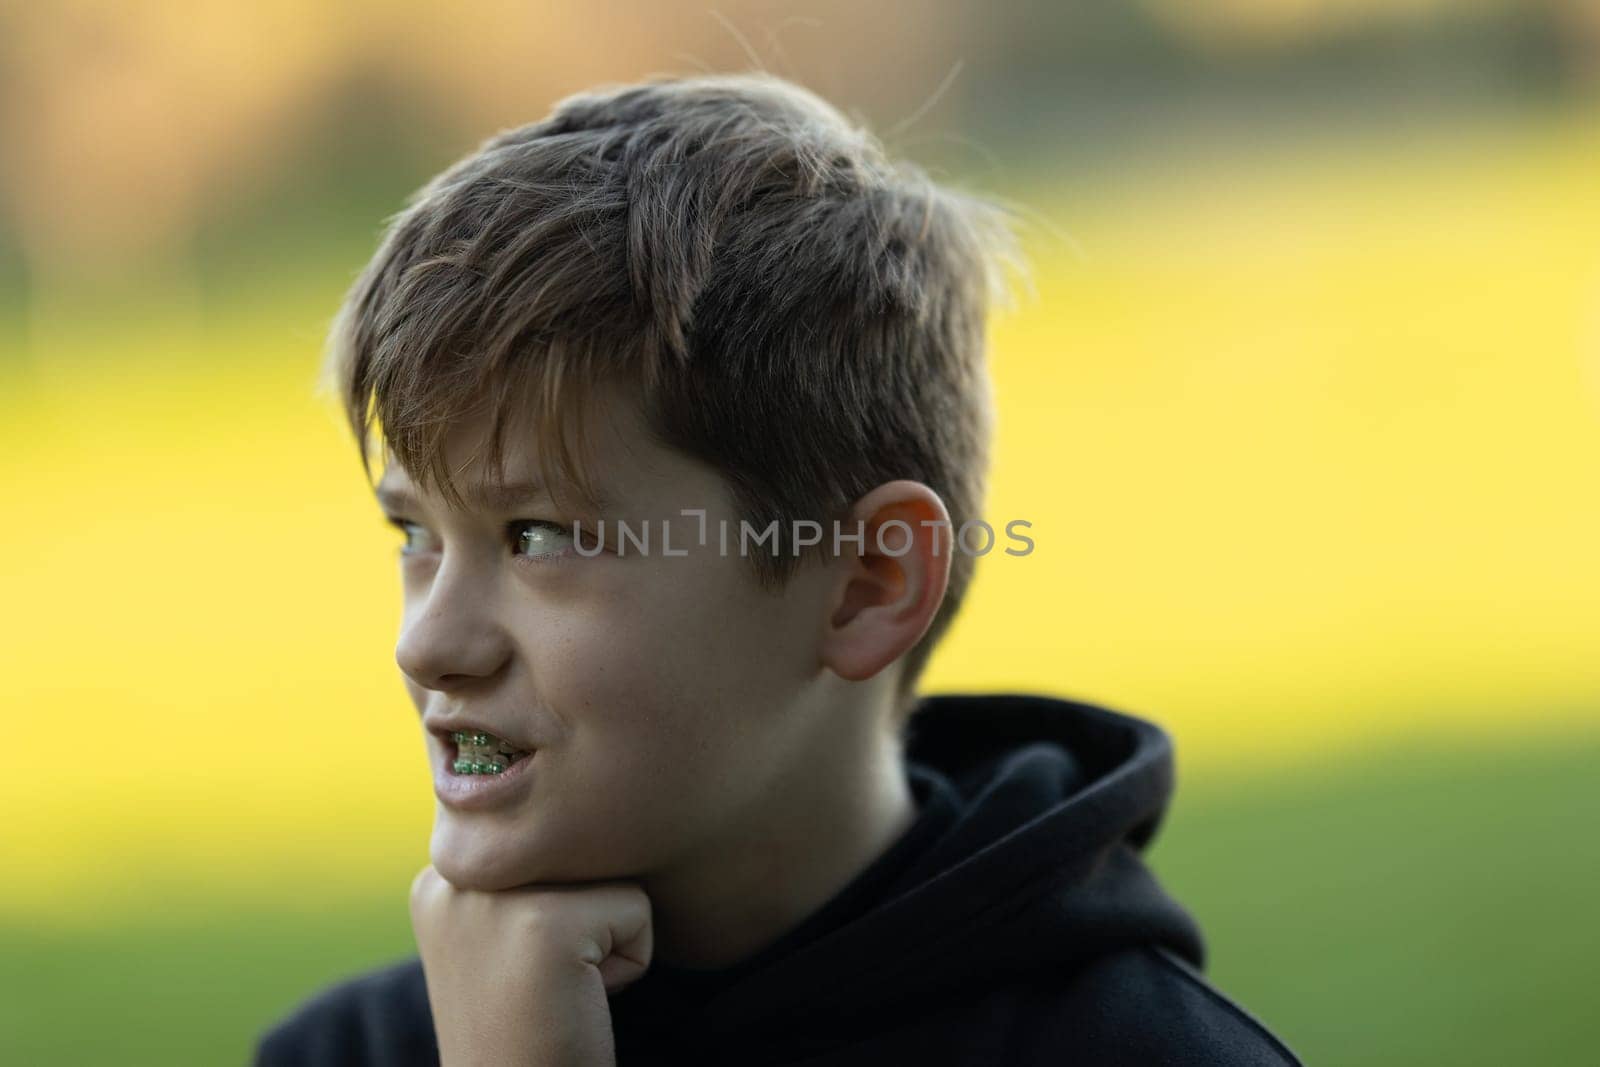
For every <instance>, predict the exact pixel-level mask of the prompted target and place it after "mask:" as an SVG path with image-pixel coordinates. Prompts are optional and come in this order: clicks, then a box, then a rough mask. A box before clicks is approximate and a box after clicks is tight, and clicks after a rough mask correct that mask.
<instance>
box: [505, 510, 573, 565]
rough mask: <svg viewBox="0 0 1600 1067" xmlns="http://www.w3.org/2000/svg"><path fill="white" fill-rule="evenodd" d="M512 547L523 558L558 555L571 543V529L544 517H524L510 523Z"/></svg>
mask: <svg viewBox="0 0 1600 1067" xmlns="http://www.w3.org/2000/svg"><path fill="white" fill-rule="evenodd" d="M511 530H512V535H513V536H512V548H513V551H515V552H516V553H517V554H518V555H525V558H532V559H539V558H541V557H549V556H559V555H561V554H562V553H563V552H565V551H566V550H567V549H568V548H569V547H571V545H572V531H570V530H568V529H567V528H566V527H565V526H562V525H561V524H560V523H558V522H550V521H548V520H546V519H524V520H520V521H518V522H515V523H512V524H511Z"/></svg>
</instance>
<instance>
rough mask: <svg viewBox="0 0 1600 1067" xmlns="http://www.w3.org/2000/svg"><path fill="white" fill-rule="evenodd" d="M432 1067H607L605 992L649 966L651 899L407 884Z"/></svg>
mask: <svg viewBox="0 0 1600 1067" xmlns="http://www.w3.org/2000/svg"><path fill="white" fill-rule="evenodd" d="M411 926H412V929H413V931H414V932H415V934H416V938H417V949H418V952H419V955H420V956H421V957H422V970H423V975H424V977H425V978H426V981H427V987H428V1002H429V1006H430V1008H431V1009H432V1012H433V1026H434V1032H435V1033H436V1034H437V1035H438V1039H439V1059H440V1063H441V1065H442V1067H479V1065H491V1064H492V1065H494V1067H518V1065H521V1067H597V1065H598V1067H603V1065H606V1064H614V1063H615V1062H616V1046H615V1043H614V1040H613V1037H612V1033H611V1008H610V1005H609V1004H607V1002H606V995H607V994H608V993H612V992H616V991H617V990H619V989H622V988H623V987H624V986H627V985H629V984H631V983H632V982H634V981H636V980H637V979H638V978H639V977H640V976H641V975H643V974H644V972H645V969H646V968H647V967H649V965H650V954H651V945H652V941H651V924H650V900H649V898H648V897H646V896H645V894H644V890H642V889H640V888H639V887H638V886H637V885H635V884H633V883H631V882H597V883H592V884H585V885H572V886H565V885H530V886H520V887H517V888H514V889H506V890H501V891H499V892H484V891H481V890H475V889H457V888H456V887H455V886H453V885H451V884H450V883H449V882H447V881H445V880H444V877H443V876H442V875H440V874H439V873H438V872H437V871H436V870H434V869H433V867H432V865H429V866H427V867H424V868H423V869H422V871H421V873H419V874H418V875H417V877H416V878H415V879H414V880H413V881H412V883H411Z"/></svg>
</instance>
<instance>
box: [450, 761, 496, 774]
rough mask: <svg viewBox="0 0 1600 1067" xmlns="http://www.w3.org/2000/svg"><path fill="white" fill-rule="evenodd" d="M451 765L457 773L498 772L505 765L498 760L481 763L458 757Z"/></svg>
mask: <svg viewBox="0 0 1600 1067" xmlns="http://www.w3.org/2000/svg"><path fill="white" fill-rule="evenodd" d="M452 766H453V767H454V768H455V772H456V773H457V774H499V773H500V772H501V771H503V770H505V769H506V766H507V765H506V764H504V763H501V762H500V761H499V760H494V761H493V762H490V763H482V762H479V761H476V760H469V759H458V760H456V761H455V763H454V764H452Z"/></svg>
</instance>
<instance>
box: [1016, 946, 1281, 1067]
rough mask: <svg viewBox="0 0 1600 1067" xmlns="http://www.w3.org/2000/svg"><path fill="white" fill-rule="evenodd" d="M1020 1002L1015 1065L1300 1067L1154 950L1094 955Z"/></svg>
mask: <svg viewBox="0 0 1600 1067" xmlns="http://www.w3.org/2000/svg"><path fill="white" fill-rule="evenodd" d="M1029 999H1030V1000H1032V1001H1033V1003H1032V1004H1030V1005H1028V1006H1027V1007H1025V1008H1021V1010H1019V1013H1018V1015H1019V1017H1018V1018H1017V1023H1018V1026H1017V1028H1016V1031H1015V1036H1014V1040H1015V1042H1016V1051H1017V1055H1016V1056H1015V1057H1014V1060H1013V1062H1017V1063H1028V1064H1031V1063H1040V1064H1044V1063H1062V1062H1067V1060H1072V1061H1073V1062H1084V1063H1094V1064H1140V1065H1147V1064H1149V1065H1153V1064H1185V1065H1188V1064H1229V1065H1260V1067H1303V1064H1302V1063H1301V1061H1300V1058H1299V1057H1298V1056H1296V1055H1295V1053H1294V1052H1292V1051H1291V1050H1290V1049H1289V1047H1288V1046H1287V1045H1286V1044H1284V1042H1283V1040H1282V1039H1281V1038H1279V1037H1278V1036H1277V1035H1276V1034H1274V1033H1273V1032H1272V1031H1271V1030H1269V1029H1267V1027H1266V1025H1265V1024H1263V1023H1262V1022H1261V1020H1259V1019H1257V1018H1256V1017H1255V1016H1254V1015H1252V1014H1250V1013H1249V1012H1248V1011H1246V1010H1245V1009H1244V1008H1242V1007H1240V1006H1239V1005H1238V1004H1237V1003H1235V1002H1234V1001H1233V1000H1231V999H1229V998H1228V997H1227V996H1225V995H1224V994H1223V993H1222V992H1221V991H1220V990H1218V989H1217V988H1216V987H1214V986H1213V985H1211V983H1210V982H1208V981H1206V979H1205V977H1204V976H1202V975H1201V973H1200V972H1199V971H1197V970H1196V969H1195V968H1194V967H1193V966H1191V965H1190V964H1189V963H1187V962H1186V961H1184V960H1183V959H1181V958H1179V957H1177V956H1175V955H1173V954H1172V953H1170V952H1168V951H1167V950H1165V949H1163V948H1159V947H1157V946H1154V945H1144V946H1139V947H1136V948H1129V949H1125V950H1122V951H1119V952H1113V953H1110V954H1108V955H1106V956H1103V957H1101V958H1100V959H1098V960H1096V961H1095V962H1094V963H1092V964H1090V965H1089V966H1088V967H1086V968H1084V969H1083V970H1081V971H1079V972H1077V973H1075V974H1073V975H1072V976H1071V977H1070V978H1067V979H1065V980H1063V981H1060V982H1049V983H1046V984H1044V985H1043V986H1036V987H1034V990H1033V992H1032V993H1031V994H1030V997H1029ZM1019 1007H1020V1006H1019Z"/></svg>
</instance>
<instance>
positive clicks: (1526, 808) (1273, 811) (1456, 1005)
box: [0, 735, 1600, 1065]
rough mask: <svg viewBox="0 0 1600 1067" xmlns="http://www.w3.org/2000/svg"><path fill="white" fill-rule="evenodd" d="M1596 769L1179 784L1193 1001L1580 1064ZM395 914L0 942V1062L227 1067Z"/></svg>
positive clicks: (1332, 772)
mask: <svg viewBox="0 0 1600 1067" xmlns="http://www.w3.org/2000/svg"><path fill="white" fill-rule="evenodd" d="M1597 765H1600V736H1594V735H1577V736H1572V737H1568V738H1566V739H1564V740H1561V741H1559V742H1557V741H1553V740H1552V741H1545V742H1540V743H1538V744H1532V745H1531V744H1520V745H1519V746H1518V747H1515V748H1513V747H1490V746H1485V745H1483V744H1481V743H1479V744H1475V745H1472V746H1459V745H1457V746H1452V745H1451V744H1450V743H1449V742H1448V740H1447V739H1438V740H1434V741H1426V742H1425V741H1423V740H1420V739H1419V740H1413V741H1406V742H1398V743H1397V742H1394V741H1390V742H1387V743H1385V744H1384V745H1383V746H1382V747H1373V748H1369V749H1367V750H1364V751H1362V752H1360V753H1358V754H1356V755H1354V756H1352V757H1350V758H1349V759H1345V760H1341V761H1340V762H1339V763H1338V764H1337V765H1330V764H1323V765H1321V766H1320V767H1318V768H1316V769H1305V768H1293V769H1284V770H1282V771H1279V772H1273V773H1268V774H1265V775H1262V776H1258V777H1255V778H1251V779H1239V778H1228V779H1217V780H1207V779H1202V778H1197V779H1195V780H1194V781H1192V782H1191V781H1181V782H1180V787H1179V791H1178V800H1177V803H1176V804H1175V806H1174V808H1173V810H1172V812H1171V814H1170V817H1169V821H1168V822H1167V824H1166V826H1165V827H1164V828H1163V829H1162V831H1161V833H1160V835H1159V837H1158V838H1157V841H1156V843H1155V846H1154V848H1153V850H1152V853H1151V856H1152V862H1153V864H1154V865H1155V867H1156V869H1157V871H1158V872H1159V873H1160V875H1161V876H1162V878H1163V879H1164V881H1165V882H1166V884H1167V885H1168V886H1169V888H1170V889H1171V890H1172V892H1173V893H1174V894H1175V895H1176V896H1177V897H1178V898H1179V899H1180V900H1182V901H1183V902H1184V903H1185V904H1186V905H1188V906H1189V907H1190V908H1191V909H1192V910H1193V912H1194V913H1195V915H1196V916H1197V918H1198V919H1199V920H1200V922H1201V926H1202V928H1203V929H1204V931H1205V933H1206V937H1207V941H1208V944H1209V947H1210V959H1209V963H1208V967H1207V970H1208V973H1209V974H1210V976H1211V978H1212V980H1213V981H1214V982H1215V983H1217V985H1218V986H1219V987H1220V988H1222V989H1223V990H1224V991H1225V992H1227V993H1229V994H1230V995H1232V996H1233V997H1235V998H1236V999H1237V1000H1239V1001H1240V1002H1241V1003H1242V1004H1243V1005H1244V1006H1245V1007H1246V1008H1247V1009H1249V1010H1250V1011H1251V1012H1253V1013H1255V1014H1256V1015H1258V1016H1259V1017H1260V1018H1261V1019H1262V1020H1264V1021H1265V1022H1266V1023H1267V1024H1268V1025H1269V1026H1271V1027H1272V1028H1273V1029H1274V1030H1275V1031H1277V1032H1278V1033H1279V1034H1281V1035H1282V1036H1283V1037H1284V1038H1285V1039H1286V1040H1287V1041H1288V1042H1289V1043H1290V1044H1291V1046H1292V1047H1293V1048H1294V1049H1295V1050H1296V1051H1297V1052H1298V1053H1300V1055H1301V1056H1302V1057H1303V1058H1304V1059H1305V1060H1306V1062H1307V1063H1315V1064H1326V1065H1337V1064H1416V1063H1452V1064H1501V1063H1508V1062H1522V1063H1529V1062H1575V1061H1577V1060H1578V1059H1581V1058H1582V1056H1583V1055H1584V1054H1585V1052H1586V1050H1589V1049H1592V1048H1593V1047H1595V1045H1596V1043H1597V1042H1600V1022H1597V1020H1596V1018H1595V1016H1594V1014H1593V1013H1592V1012H1591V1011H1590V1010H1589V1000H1590V998H1591V997H1592V991H1593V987H1592V981H1591V979H1592V960H1593V959H1595V958H1596V955H1597V953H1600V924H1596V923H1594V922H1593V921H1592V918H1591V910H1590V909H1591V908H1592V902H1593V895H1594V890H1595V872H1596V871H1597V870H1600V848H1597V845H1596V843H1595V839H1594V835H1593V827H1594V826H1595V825H1596V824H1597V822H1600V791H1597V790H1595V789H1594V787H1593V781H1592V771H1593V768H1594V767H1595V766H1597ZM1180 775H1181V767H1180ZM308 876H309V874H308ZM403 895H404V894H403V892H402V891H401V890H400V889H396V891H395V892H394V893H392V894H384V895H383V896H381V897H379V896H374V897H372V898H371V899H369V900H367V901H365V902H360V901H356V902H350V903H342V904H340V905H338V906H336V907H333V908H330V909H329V910H328V911H327V912H326V913H324V914H320V915H316V916H312V917H297V916H291V915H287V914H284V913H281V912H275V911H273V910H272V909H271V908H270V907H265V906H261V907H259V908H258V909H257V910H255V911H251V912H243V911H238V912H229V911H227V910H225V909H217V910H215V911H208V910H207V909H205V908H203V907H202V908H191V909H189V910H188V911H187V912H186V913H183V914H176V913H161V914H147V915H146V916H145V917H144V918H142V919H139V920H136V921H128V922H126V923H124V924H122V925H116V926H111V927H107V928H102V929H99V930H94V931H75V932H54V933H50V932H41V931H39V930H37V929H33V930H26V929H16V928H13V929H7V930H4V931H3V932H0V941H3V942H4V944H5V945H6V950H5V952H4V953H3V954H0V983H3V985H4V988H6V989H7V990H9V991H10V992H9V994H8V996H6V997H5V998H3V999H0V1061H3V1062H7V1063H36V1062H45V1061H50V1062H65V1063H91V1062H93V1063H120V1064H128V1065H135V1064H147V1063H148V1064H187V1063H196V1064H199V1063H208V1064H209V1063H233V1062H245V1061H246V1060H247V1059H248V1056H249V1052H250V1049H251V1047H252V1042H253V1040H254V1037H255V1036H256V1035H257V1034H258V1033H259V1032H260V1031H261V1030H262V1029H263V1028H264V1027H265V1026H266V1025H267V1024H269V1023H270V1022H271V1021H272V1020H274V1019H276V1018H278V1017H279V1016H280V1015H281V1014H282V1013H283V1012H285V1011H287V1010H289V1009H290V1008H291V1007H292V1006H293V1005H294V1004H296V1003H297V1002H299V1001H300V1000H302V999H303V998H305V997H306V996H309V995H310V994H311V993H313V992H314V991H315V990H317V989H318V988H320V987H322V986H323V985H325V984H326V983H328V982H331V981H334V980H337V979H339V978H340V977H343V976H345V975H349V974H352V973H355V972H357V971H359V970H362V969H364V968H367V967H370V966H375V965H378V964H381V963H383V962H386V961H388V960H391V959H394V958H397V957H400V956H403V955H407V954H409V953H410V952H411V942H410V936H409V927H408V922H407V918H406V914H405V907H404V901H403Z"/></svg>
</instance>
